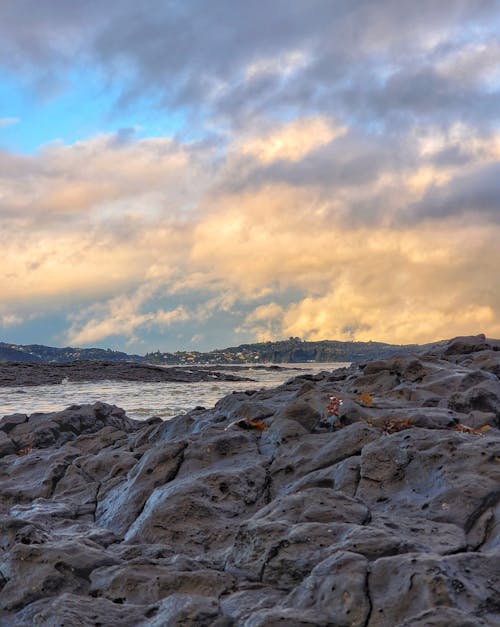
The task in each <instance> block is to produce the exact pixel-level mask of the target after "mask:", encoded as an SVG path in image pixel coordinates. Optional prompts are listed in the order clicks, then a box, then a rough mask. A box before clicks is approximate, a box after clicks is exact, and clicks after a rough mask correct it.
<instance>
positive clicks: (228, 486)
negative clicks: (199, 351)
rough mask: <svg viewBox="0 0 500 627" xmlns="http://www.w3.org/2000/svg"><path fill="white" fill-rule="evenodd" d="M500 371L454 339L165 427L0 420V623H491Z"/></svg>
mask: <svg viewBox="0 0 500 627" xmlns="http://www.w3.org/2000/svg"><path fill="white" fill-rule="evenodd" d="M499 366H500V343H498V342H496V341H492V340H488V339H486V338H484V337H483V336H480V337H473V338H458V339H457V340H454V341H450V342H444V343H439V344H436V345H434V346H432V347H430V349H427V350H426V352H425V353H423V352H422V353H420V354H417V355H413V356H412V355H405V356H402V357H392V358H390V359H384V360H378V361H377V362H371V363H368V364H366V365H362V366H357V365H353V366H351V367H350V368H348V369H344V370H343V371H342V372H334V373H320V374H319V375H315V376H312V377H311V376H301V377H296V378H295V379H291V380H289V381H287V383H286V384H284V385H282V386H280V387H278V388H276V389H274V390H269V389H267V390H253V391H249V392H238V393H235V394H231V395H229V396H227V397H225V398H224V399H221V401H219V402H218V403H217V405H216V407H215V408H214V409H204V408H195V409H193V410H192V411H191V412H189V413H188V414H186V415H182V416H178V417H176V418H174V419H173V420H171V421H168V422H165V423H162V422H161V421H159V420H158V419H153V420H150V421H146V422H138V421H133V420H130V419H129V418H128V417H127V416H126V415H125V413H124V412H123V410H121V409H119V408H118V407H115V406H110V405H105V404H103V403H96V404H94V405H81V406H73V407H70V408H68V409H66V410H64V411H62V412H51V413H47V414H41V413H38V414H32V415H31V416H25V415H13V416H8V417H4V418H3V419H2V420H1V421H0V606H1V609H0V625H8V626H9V627H11V626H13V625H32V624H40V625H50V626H54V625H56V626H60V627H62V626H63V625H66V626H67V625H92V626H94V627H95V625H96V624H101V625H103V627H104V626H107V625H109V626H111V625H118V624H119V625H125V626H127V625H134V626H135V625H144V626H145V627H146V626H149V625H162V626H163V625H193V626H195V625H196V626H198V625H211V626H215V627H216V626H219V627H222V626H229V625H246V626H247V627H250V626H257V625H260V626H266V627H269V626H270V625H280V626H281V625H287V626H291V627H293V626H295V625H296V626H299V625H302V626H305V625H315V626H318V625H319V626H321V625H325V626H331V625H346V626H347V625H367V626H369V627H377V625H384V626H385V625H404V626H407V627H412V626H413V627H423V626H424V625H426V626H427V625H435V626H440V627H444V626H445V625H446V626H447V627H448V625H463V626H465V627H470V626H472V625H474V626H475V625H477V626H479V627H484V626H485V625H488V626H489V625H496V624H499V623H498V615H499V613H500V607H499V605H498V580H499V579H500V573H499V571H498V564H499V563H500V559H499V557H500V553H499V548H500V502H499V501H500V498H499V497H500V494H499V490H498V486H499V485H500V466H499V463H498V462H499V460H500V430H499V429H498V428H497V427H498V426H499V424H498V419H499V407H500V383H499V380H498V372H499V370H498V368H499ZM28 370H29V369H28ZM26 372H28V371H26ZM331 396H337V397H339V398H341V399H342V400H343V404H342V405H341V408H340V411H339V412H338V413H339V415H338V416H330V417H328V416H327V413H328V412H327V406H328V401H329V398H330V397H331ZM252 419H257V420H260V421H263V423H264V429H263V430H260V429H252V428H250V429H248V428H247V429H243V428H242V427H245V426H246V427H248V426H251V425H248V424H246V423H245V421H247V420H252ZM240 421H243V422H241V424H240ZM467 428H469V429H467ZM471 429H472V430H471ZM474 429H475V430H474Z"/></svg>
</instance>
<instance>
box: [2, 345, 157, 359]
mask: <svg viewBox="0 0 500 627" xmlns="http://www.w3.org/2000/svg"><path fill="white" fill-rule="evenodd" d="M5 361H12V362H29V363H66V362H70V361H136V362H143V361H145V359H144V357H141V356H140V355H128V354H127V353H122V352H120V351H113V350H111V349H109V348H107V349H103V348H72V347H71V346H67V347H65V348H54V347H52V346H43V345H41V344H28V345H26V346H23V345H20V344H6V343H5V342H0V362H5Z"/></svg>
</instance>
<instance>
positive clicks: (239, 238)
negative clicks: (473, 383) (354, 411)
mask: <svg viewBox="0 0 500 627" xmlns="http://www.w3.org/2000/svg"><path fill="white" fill-rule="evenodd" d="M264 126H265V125H258V126H257V127H256V128H254V129H250V130H249V131H247V132H244V133H243V139H242V138H241V137H238V138H237V139H234V141H233V142H232V143H230V145H229V146H228V147H227V153H226V156H227V159H226V163H225V164H224V165H222V166H215V165H214V163H215V162H214V161H212V158H211V155H210V153H209V151H205V152H204V151H201V149H199V148H198V147H196V146H190V145H188V144H186V145H178V144H176V143H175V142H173V141H172V140H169V139H168V138H159V139H155V140H141V141H135V142H134V141H131V142H127V143H125V144H120V143H118V144H117V143H114V142H113V141H112V139H111V138H110V137H97V138H94V139H91V140H88V141H87V142H80V143H78V144H75V145H74V146H51V147H48V148H46V149H45V150H43V151H41V152H40V153H39V154H38V155H35V156H34V157H29V158H24V159H21V160H20V159H19V158H16V157H13V158H12V164H11V172H10V174H9V176H5V175H4V176H3V178H1V179H0V193H1V200H0V203H1V207H2V208H3V211H2V214H1V215H0V226H1V227H2V228H1V230H0V243H1V245H2V256H3V259H2V268H1V271H0V289H1V290H2V301H3V305H4V307H8V311H9V317H8V318H5V321H6V322H9V323H12V324H13V323H14V322H13V321H15V320H16V319H17V318H16V311H15V308H16V306H18V305H20V304H22V305H23V306H24V307H25V308H26V306H29V303H32V304H33V307H34V306H35V302H36V303H38V304H40V303H43V302H48V301H52V302H57V300H58V299H60V300H61V299H66V300H68V299H70V298H71V299H72V300H74V301H75V302H79V303H84V302H92V301H94V300H99V301H100V302H101V305H100V306H99V307H97V309H94V308H92V307H91V308H90V309H85V308H83V310H82V311H83V313H82V315H81V316H78V317H77V318H75V319H73V320H72V321H71V328H70V330H69V332H68V334H69V335H68V337H69V339H70V340H71V341H72V342H75V343H92V342H97V341H101V340H103V339H105V338H106V337H109V336H110V335H116V334H119V335H125V336H131V335H133V334H135V333H138V332H139V331H140V329H141V328H147V327H148V325H150V326H151V325H156V326H157V327H161V326H162V325H163V326H165V325H170V324H174V323H179V324H181V323H182V322H185V321H187V320H188V319H189V320H196V321H198V323H199V324H200V325H201V324H206V322H207V321H209V320H210V318H211V316H214V315H217V312H221V311H226V312H227V311H231V310H232V309H233V308H235V307H237V306H238V303H245V306H246V307H247V310H248V306H249V304H251V303H257V301H259V303H258V306H256V307H254V310H253V311H252V312H250V313H249V315H248V316H247V318H246V320H245V321H244V323H243V324H242V326H241V328H242V329H243V330H246V331H248V330H252V332H253V333H254V336H255V337H257V338H259V339H271V338H272V337H276V336H278V337H279V336H281V335H286V336H288V335H293V336H301V337H304V338H309V339H325V338H334V339H342V338H352V337H355V338H356V339H360V340H361V339H362V340H368V339H375V340H384V341H390V342H413V341H418V342H425V341H431V340H435V339H439V338H442V337H448V336H450V335H454V334H462V333H475V332H478V331H484V332H486V333H487V334H490V335H497V336H498V335H500V294H499V290H498V288H497V285H498V278H497V274H498V268H499V267H500V250H499V248H498V241H500V225H499V224H498V222H495V221H494V220H491V218H490V217H488V215H483V216H479V215H478V214H468V215H455V216H454V215H448V216H443V217H436V216H434V217H432V216H431V217H429V216H427V217H423V218H421V219H418V220H414V221H412V220H410V219H408V218H409V217H411V211H412V206H413V205H412V203H414V202H415V199H416V198H420V197H422V196H423V195H424V194H425V193H426V191H427V190H429V189H431V188H434V187H436V186H437V185H441V186H444V185H446V184H448V183H449V182H450V181H451V182H452V181H453V180H454V178H455V177H457V176H459V175H460V172H461V170H460V168H461V167H462V166H460V164H458V165H457V164H455V165H453V166H449V165H448V166H447V165H443V166H440V165H439V163H438V162H437V161H435V160H434V161H432V159H433V157H434V156H435V155H436V154H437V152H439V151H441V150H442V149H443V146H444V147H446V146H449V145H455V144H456V142H457V141H458V142H462V145H463V146H464V147H465V148H467V150H468V153H469V155H470V159H472V163H473V164H475V165H476V166H477V165H478V164H483V163H495V160H496V159H498V137H497V136H496V135H494V134H492V135H491V137H490V142H489V143H488V140H487V137H486V136H485V135H482V136H476V137H475V138H474V137H469V138H468V139H465V138H464V136H463V133H462V131H460V129H455V131H454V133H451V134H450V135H449V136H440V137H439V138H437V139H436V138H435V141H434V143H432V141H430V140H429V139H428V140H427V143H426V144H425V142H424V143H423V144H422V145H420V146H419V147H418V149H417V153H418V159H416V162H415V161H414V160H413V161H411V162H408V163H406V162H403V163H401V165H400V166H399V167H397V168H395V167H394V166H392V167H389V166H387V167H386V168H385V169H383V170H382V171H380V172H377V173H376V175H374V177H373V178H372V179H369V180H368V179H367V180H366V181H362V182H361V183H360V184H359V185H351V186H344V187H341V186H339V188H338V189H333V188H332V185H331V182H330V180H329V178H328V169H326V170H325V171H326V172H327V174H326V175H325V178H324V180H319V181H318V180H315V181H314V182H313V183H308V182H307V180H304V181H302V182H301V183H300V184H298V183H297V181H296V180H294V179H293V180H292V179H290V180H287V179H286V177H284V178H283V177H282V178H281V179H280V180H273V179H272V177H271V178H269V179H265V180H264V181H263V182H259V179H258V178H257V179H255V182H250V183H246V184H245V185H241V186H240V187H238V185H235V182H236V183H237V182H238V181H235V180H234V177H235V176H237V171H238V164H239V163H240V162H241V159H242V156H244V157H245V158H250V160H252V161H253V162H254V164H255V167H257V168H259V169H260V170H259V171H260V172H263V173H269V170H270V168H271V167H272V165H273V164H274V163H275V162H276V161H277V160H284V161H287V162H290V163H301V161H303V160H306V159H308V157H309V155H310V153H311V152H312V151H314V150H316V149H317V148H319V147H321V146H324V145H325V144H329V143H331V142H332V141H334V139H335V138H336V137H338V136H339V134H343V133H345V129H340V128H337V127H335V126H334V125H333V124H332V123H331V122H329V121H327V120H325V119H322V118H305V119H299V120H296V121H294V122H292V123H289V124H286V125H283V126H281V127H279V128H277V129H275V130H274V131H273V132H271V133H269V132H267V131H266V132H264V130H262V129H263V128H264ZM457 138H458V139H457ZM460 138H462V139H460ZM348 139H349V138H348V135H346V136H345V138H344V139H343V140H342V141H348ZM410 139H411V140H413V139H414V138H410ZM409 141H410V140H409ZM219 149H220V147H219ZM3 158H4V159H5V158H6V157H5V155H4V157H3ZM328 158H329V159H332V160H333V161H332V162H331V163H330V162H329V163H328V166H329V167H330V168H331V169H334V168H335V167H336V166H335V161H334V159H335V156H334V155H333V156H332V155H330V156H329V157H328ZM465 167H467V168H468V167H470V166H469V164H467V165H466V166H465ZM16 171H18V176H16V175H15V172H16ZM28 171H29V172H30V173H31V175H30V177H28V178H27V172H28ZM13 172H14V174H13ZM359 207H362V208H363V209H362V211H361V210H359ZM356 211H358V212H359V211H361V214H360V215H361V218H360V217H359V215H358V214H356ZM363 212H364V213H363ZM371 212H372V213H371ZM47 215H49V216H50V220H49V221H48V222H47V223H46V224H42V223H41V217H44V216H47ZM400 215H403V216H404V217H405V218H406V219H405V220H403V221H399V222H398V220H397V219H396V218H397V217H398V216H400ZM350 216H353V219H352V220H350V219H349V218H350ZM363 216H364V219H363ZM134 290H135V291H136V292H134ZM137 290H139V291H138V292H137ZM141 290H143V291H141ZM152 290H153V291H154V290H160V291H161V292H162V293H164V294H166V295H168V296H170V297H171V298H176V297H178V296H180V295H182V294H196V293H199V292H201V291H205V292H207V291H208V292H210V293H212V294H213V297H212V298H209V299H208V300H207V302H206V303H204V304H203V305H200V306H198V308H197V309H195V310H194V311H190V312H189V313H188V312H187V310H186V309H184V308H183V307H182V306H180V305H179V306H178V307H176V306H174V307H172V308H166V309H165V308H157V309H155V310H148V308H147V307H146V305H145V304H146V303H147V298H148V295H149V296H150V295H151V293H153V292H152ZM287 291H288V292H290V293H293V294H294V296H293V297H291V296H287V295H286V294H287ZM124 293H126V294H128V296H123V294H124ZM134 293H138V294H140V297H131V296H130V294H134ZM131 299H132V300H131ZM266 301H267V302H266ZM263 302H264V304H262V303H263Z"/></svg>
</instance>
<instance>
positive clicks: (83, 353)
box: [0, 337, 419, 365]
mask: <svg viewBox="0 0 500 627" xmlns="http://www.w3.org/2000/svg"><path fill="white" fill-rule="evenodd" d="M418 348H419V346H418V345H416V344H406V345H397V344H385V343H383V342H339V341H336V340H322V341H320V342H306V341H303V340H301V339H300V338H296V337H295V338H289V339H287V340H279V341H277V342H258V343H254V344H241V345H239V346H232V347H229V348H222V349H216V350H213V351H209V352H206V353H203V352H199V351H177V352H175V353H166V352H160V351H156V352H154V353H147V354H146V355H144V356H141V355H129V354H127V353H123V352H120V351H113V350H111V349H109V348H108V349H103V348H73V347H69V346H68V347H65V348H54V347H51V346H43V345H41V344H29V345H26V346H23V345H19V344H6V343H4V342H0V362H6V361H11V362H30V363H66V362H70V361H133V362H137V363H143V362H148V363H153V364H165V365H179V364H243V363H257V362H258V363H274V364H280V363H301V362H308V361H309V362H339V361H340V362H356V363H359V362H362V361H368V360H370V359H387V358H389V357H391V356H393V355H396V354H401V353H408V352H411V351H415V350H417V349H418Z"/></svg>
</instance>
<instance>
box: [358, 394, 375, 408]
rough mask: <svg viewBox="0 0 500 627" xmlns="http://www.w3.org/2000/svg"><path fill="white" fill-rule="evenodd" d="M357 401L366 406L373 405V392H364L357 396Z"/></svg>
mask: <svg viewBox="0 0 500 627" xmlns="http://www.w3.org/2000/svg"><path fill="white" fill-rule="evenodd" d="M356 401H357V402H358V403H361V404H362V405H364V406H365V407H371V406H372V405H373V398H372V396H371V394H368V392H363V394H360V395H359V396H357V397H356Z"/></svg>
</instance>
